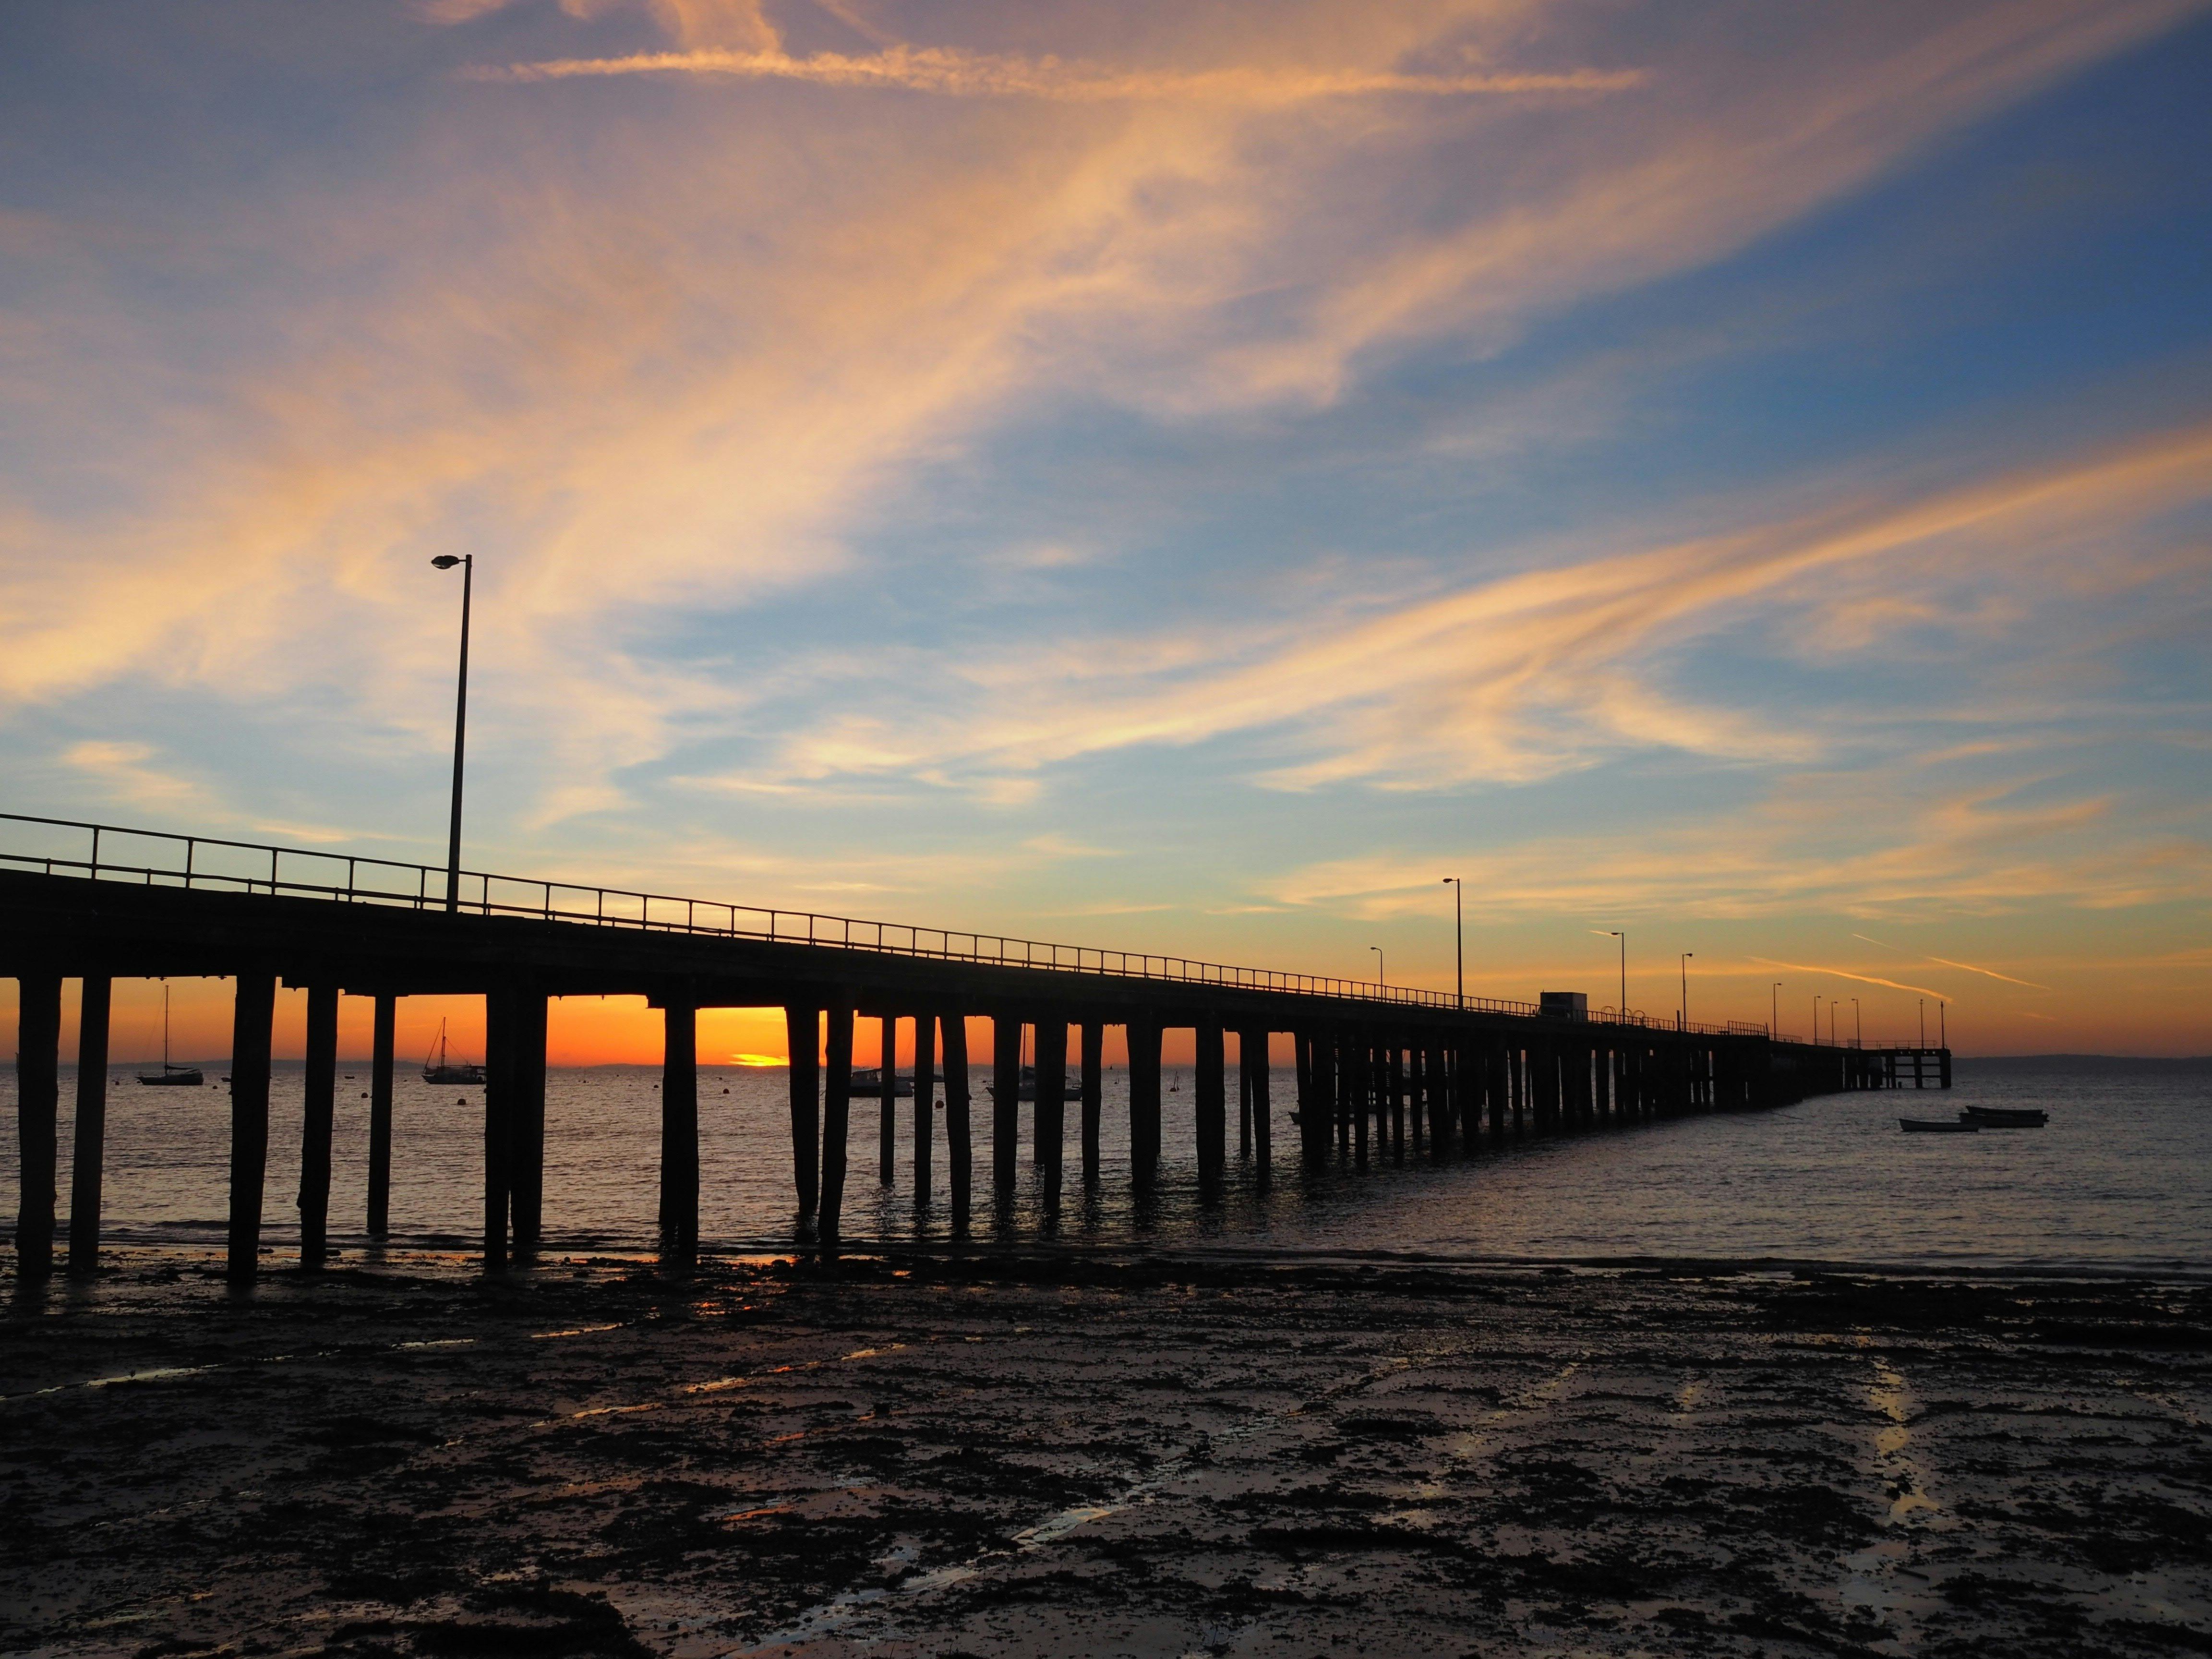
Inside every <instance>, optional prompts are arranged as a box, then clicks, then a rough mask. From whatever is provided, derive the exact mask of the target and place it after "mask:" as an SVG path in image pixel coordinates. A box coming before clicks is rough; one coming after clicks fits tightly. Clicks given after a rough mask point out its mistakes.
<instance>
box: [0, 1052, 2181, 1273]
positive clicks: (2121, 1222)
mask: <svg viewBox="0 0 2212 1659" xmlns="http://www.w3.org/2000/svg"><path fill="white" fill-rule="evenodd" d="M210 1075H214V1074H213V1073H210ZM657 1075H658V1074H657V1072H656V1071H655V1070H653V1069H648V1068H631V1067H599V1068H593V1069H591V1070H582V1071H565V1072H563V1071H556V1072H554V1073H551V1075H550V1077H549V1079H548V1082H547V1098H546V1119H547V1125H546V1140H547V1145H546V1171H545V1184H546V1194H545V1220H546V1228H547V1233H548V1243H549V1244H550V1246H551V1247H552V1248H554V1249H556V1250H557V1249H564V1248H565V1249H576V1250H589V1249H610V1250H627V1249H644V1248H647V1247H648V1246H649V1244H650V1242H651V1237H652V1231H653V1212H654V1202H655V1182H656V1161H657V1158H658V1127H657V1124H658V1113H659V1103H658V1098H657V1096H658V1091H657V1089H656V1087H655V1084H656V1082H657ZM1167 1080H1168V1083H1169V1085H1170V1088H1171V1090H1172V1092H1170V1094H1169V1095H1168V1096H1167V1114H1166V1116H1167V1121H1166V1139H1167V1153H1166V1160H1165V1165H1164V1171H1163V1173H1164V1181H1163V1182H1162V1185H1161V1189H1160V1191H1159V1193H1158V1195H1157V1197H1155V1198H1153V1199H1152V1200H1145V1201H1143V1202H1141V1203H1140V1202H1139V1200H1137V1199H1136V1198H1135V1197H1134V1195H1133V1193H1132V1190H1131V1186H1130V1182H1129V1179H1128V1135H1127V1122H1128V1114H1127V1098H1128V1096H1127V1081H1128V1080H1127V1073H1122V1072H1109V1073H1108V1074H1107V1082H1106V1115H1105V1133H1104V1136H1103V1150H1104V1164H1105V1170H1104V1179H1103V1181H1102V1182H1101V1183H1100V1184H1099V1186H1098V1188H1097V1189H1096V1190H1095V1191H1094V1192H1086V1191H1085V1188H1084V1187H1083V1185H1082V1182H1081V1181H1080V1179H1079V1172H1080V1161H1079V1159H1080V1149H1079V1146H1078V1144H1077V1142H1076V1139H1075V1137H1076V1133H1077V1123H1076V1119H1077V1113H1076V1111H1075V1110H1074V1109H1073V1107H1071V1108H1070V1110H1069V1113H1068V1131H1069V1140H1068V1146H1067V1149H1066V1164H1067V1169H1068V1170H1069V1172H1070V1173H1069V1176H1068V1178H1067V1179H1066V1182H1064V1184H1063V1187H1062V1189H1061V1191H1060V1194H1059V1196H1058V1199H1057V1201H1056V1202H1055V1201H1053V1200H1050V1199H1049V1198H1048V1195H1047V1194H1045V1193H1044V1192H1043V1191H1042V1188H1041V1186H1040V1183H1039V1182H1038V1181H1037V1179H1036V1176H1035V1173H1034V1171H1033V1170H1031V1168H1030V1139H1029V1127H1030V1126H1029V1121H1028V1120H1029V1112H1028V1109H1026V1108H1024V1112H1023V1120H1024V1121H1023V1147H1022V1157H1021V1164H1022V1168H1021V1175H1020V1180H1019V1182H1018V1185H1017V1188H1016V1190H1015V1193H1014V1194H1013V1197H1012V1201H1011V1202H1010V1203H1007V1204H1004V1205H1001V1204H999V1203H997V1202H996V1201H995V1200H994V1197H993V1194H992V1189H991V1186H990V1182H989V1177H988V1169H989V1161H988V1153H987V1124H988V1121H989V1105H988V1097H987V1095H986V1094H985V1093H984V1091H983V1090H982V1087H981V1085H982V1082H983V1078H982V1076H981V1074H979V1075H978V1076H977V1078H976V1088H975V1095H976V1121H977V1126H978V1131H979V1133H978V1141H979V1146H978V1156H977V1165H978V1174H979V1176H980V1177H981V1179H979V1182H978V1183H977V1187H976V1194H975V1195H976V1204H975V1216H974V1231H975V1234H976V1236H978V1237H981V1238H985V1239H990V1238H1008V1239H1037V1238H1049V1239H1055V1240H1058V1241H1060V1242H1062V1243H1071V1244H1079V1243H1100V1244H1108V1245H1115V1246H1127V1245H1131V1244H1144V1243H1157V1244H1164V1245H1183V1246H1188V1245H1193V1244H1205V1245H1213V1246H1226V1247H1236V1248H1240V1249H1258V1250H1268V1249H1283V1250H1298V1251H1312V1250H1325V1251H1334V1250H1344V1251H1390V1252H1405V1253H1411V1254H1417V1255H1443V1256H1450V1257H1459V1258H1473V1259H1497V1258H1528V1257H1539V1258H1551V1259H1559V1258H1591V1257H1623V1256H1684V1255H1689V1256H1700V1257H1726V1258H1736V1259H1747V1258H1769V1257H1781V1258H1786V1259H1791V1260H1801V1261H1802V1260H1814V1261H1849V1262H1863V1263H1890V1264H1899V1265H1917V1266H1954V1267H2002V1268H2010V1267H2053V1268H2063V1267H2091V1268H2100V1269H2106V1270H2117V1269H2125V1270H2136V1269H2161V1270H2172V1269H2185V1270H2191V1271H2212V1183H2208V1182H2206V1181H2205V1179H2204V1171H2205V1170H2207V1169H2208V1168H2212V1077H2208V1076H2206V1075H2205V1074H2202V1073H2199V1074H2194V1075H2182V1076H2163V1077H2128V1076H2121V1077H2112V1078H2096V1077H2082V1076H2079V1075H2074V1074H2067V1073H2051V1074H2033V1073H2019V1072H2010V1071H2008V1072H2005V1073H2001V1074H2000V1073H1983V1074H1979V1075H1978V1074H1977V1073H1976V1072H1975V1070H1974V1068H1973V1066H1972V1062H1971V1061H1962V1062H1961V1063H1960V1068H1959V1085H1960V1086H1958V1087H1957V1088H1955V1089H1954V1090H1953V1091H1951V1092H1950V1093H1949V1094H1948V1095H1943V1094H1940V1093H1935V1092H1929V1093H1922V1094H1914V1093H1911V1092H1910V1091H1907V1092H1904V1093H1887V1094H1863V1095H1834V1096H1830V1097H1825V1098H1822V1099H1818V1100H1812V1101H1807V1102H1805V1103H1802V1104H1801V1105H1798V1106H1795V1107H1790V1108H1785V1109H1782V1110H1779V1111H1775V1112H1770V1113H1765V1114H1761V1115H1741V1116H1714V1117H1702V1118H1692V1119H1686V1120H1682V1121H1675V1122H1671V1123H1662V1124H1655V1125H1649V1126H1644V1127H1636V1128H1631V1129H1626V1130H1620V1131H1609V1132H1604V1133H1597V1134H1594V1135H1589V1136H1584V1137H1579V1138H1576V1139H1566V1140H1553V1141H1543V1142H1535V1143H1531V1144H1529V1145H1527V1146H1516V1147H1510V1148H1508V1149H1506V1150H1504V1151H1501V1152H1485V1153H1483V1154H1481V1155H1480V1156H1478V1157H1476V1158H1473V1159H1471V1160H1467V1161H1463V1162H1459V1163H1455V1164H1452V1165H1451V1166H1450V1167H1449V1168H1446V1169H1442V1170H1437V1169H1431V1168H1425V1167H1420V1166H1416V1165H1410V1164H1409V1165H1395V1164H1391V1163H1389V1161H1388V1160H1379V1161H1377V1162H1376V1163H1375V1164H1371V1165H1370V1168H1369V1169H1368V1170H1366V1171H1364V1172H1354V1171H1351V1170H1331V1171H1328V1172H1326V1173H1324V1174H1322V1175H1319V1176H1308V1175H1305V1174H1303V1173H1302V1172H1301V1171H1300V1170H1298V1168H1297V1158H1296V1150H1295V1147H1296V1142H1295V1135H1296V1132H1295V1130H1294V1129H1293V1128H1292V1127H1291V1125H1290V1123H1289V1121H1288V1118H1287V1109H1286V1107H1285V1105H1284V1104H1283V1103H1285V1102H1287V1101H1288V1100H1289V1098H1290V1097H1291V1092H1292V1090H1291V1078H1290V1077H1289V1076H1288V1075H1287V1074H1285V1073H1277V1075H1276V1078H1275V1082H1274V1091H1275V1098H1276V1100H1277V1102H1278V1106H1277V1121H1276V1134H1275V1139H1276V1158H1275V1170H1274V1180H1273V1185H1272V1190H1270V1191H1268V1192H1266V1193H1264V1194H1263V1193H1262V1192H1261V1191H1260V1190H1259V1187H1258V1183H1257V1182H1256V1181H1255V1170H1253V1168H1252V1166H1251V1164H1250V1162H1249V1159H1238V1158H1237V1157H1236V1155H1235V1152H1234V1150H1233V1148H1234V1137H1235V1133H1236V1130H1235V1125H1234V1123H1233V1121H1232V1124H1231V1138H1232V1152H1231V1182H1230V1190H1229V1191H1228V1193H1227V1194H1226V1195H1225V1197H1224V1199H1223V1200H1221V1201H1220V1202H1219V1203H1218V1204H1215V1205H1211V1206H1209V1205H1206V1204H1203V1203H1201V1202H1200V1200H1199V1197H1198V1194H1197V1171H1196V1164H1195V1160H1194V1157H1193V1155H1192V1152H1191V1143H1192V1126H1191V1115H1190V1102H1191V1098H1192V1083H1191V1077H1190V1074H1189V1073H1188V1071H1187V1070H1186V1071H1181V1072H1178V1071H1176V1069H1175V1068H1170V1070H1169V1073H1168V1078H1167ZM73 1087H74V1084H73V1079H72V1078H71V1077H70V1074H69V1073H64V1089H63V1110H64V1122H63V1126H62V1160H63V1169H62V1175H61V1182H60V1186H61V1200H62V1205H63V1207H64V1210H66V1208H67V1204H68V1194H69V1170H68V1164H69V1147H70V1122H69V1120H68V1112H69V1103H70V1097H71V1093H72V1091H73ZM367 1089H368V1070H367V1067H366V1066H360V1067H357V1068H356V1070H355V1071H354V1072H353V1073H347V1074H342V1077H341V1081H340V1085H339V1091H340V1098H339V1102H338V1114H337V1171H336V1176H335V1181H334V1190H333V1194H332V1228H333V1233H334V1236H335V1242H337V1243H339V1244H340V1245H341V1246H343V1247H345V1248H347V1249H349V1250H350V1249H354V1248H357V1247H358V1246H359V1245H360V1244H361V1243H362V1242H363V1241H362V1239H361V1237H360V1235H359V1231H358V1230H359V1228H360V1226H361V1225H362V1214H363V1209H364V1205H365V1201H366V1198H365V1194H366V1161H367V1135H368V1098H367V1094H366V1091H367ZM300 1096H301V1076H300V1073H299V1071H298V1070H297V1068H296V1067H292V1068H287V1069H282V1070H280V1071H279V1072H278V1073H277V1076H276V1080H275V1085H274V1090H273V1095H272V1101H271V1112H270V1116H271V1133H270V1170H269V1182H268V1190H267V1204H266V1214H267V1216H268V1219H269V1227H268V1232H267V1237H268V1239H269V1240H270V1242H271V1243H282V1242H283V1241H284V1240H285V1239H287V1238H289V1237H293V1236H294V1231H295V1230H294V1226H293V1223H294V1220H295V1209H294V1205H293V1200H294V1194H295V1188H296V1184H297V1180H298V1169H299V1120H300ZM784 1098H785V1097H784V1073H782V1072H781V1070H765V1069H755V1070H742V1069H731V1070H727V1071H723V1070H717V1069H714V1068H702V1071H701V1074H700V1118H701V1139H702V1204H701V1211H702V1213H701V1227H702V1234H703V1235H704V1237H705V1238H706V1239H707V1241H708V1243H710V1244H721V1245H752V1246H766V1247H770V1248H774V1247H776V1246H780V1245H786V1244H788V1243H789V1242H790V1241H791V1239H792V1237H793V1219H794V1217H793V1199H792V1194H791V1187H790V1173H789V1147H788V1138H787V1119H786V1108H785V1104H784ZM109 1101H110V1104H109V1109H108V1112H109V1115H108V1158H107V1175H106V1204H105V1206H104V1207H105V1212H106V1231H107V1234H108V1236H109V1237H112V1238H115V1239H117V1240H119V1241H130V1242H137V1243H159V1242H170V1243H211V1242H215V1241H217V1240H219V1239H220V1238H221V1237H222V1217H223V1213H224V1206H225V1195H224V1194H225V1182H226V1180H227V1176H228V1095H227V1094H226V1093H225V1091H223V1090H222V1088H221V1087H220V1086H216V1087H210V1088H206V1089H201V1090H183V1089H179V1090H167V1089H146V1088H141V1087H139V1086H138V1085H136V1084H134V1083H132V1082H131V1081H130V1079H129V1077H128V1075H127V1073H118V1081H117V1083H116V1085H115V1086H114V1087H113V1088H112V1089H111V1091H110V1095H109ZM1972 1104H1989V1105H1997V1104H2002V1105H2035V1106H2041V1107H2044V1108H2046V1109H2048V1110H2049V1111H2050V1113H2051V1127H2048V1128H2046V1129H2044V1130H2040V1131H2023V1132H2014V1133H1983V1134H1979V1135H1972V1136H1966V1135H1955V1136H1953V1135H1944V1136H1936V1135H1913V1136H1906V1135H1903V1134H1900V1133H1899V1131H1898V1127H1897V1117H1898V1115H1899V1112H1900V1110H1902V1111H1905V1112H1908V1113H1915V1114H1917V1115H1928V1116H1935V1115H1948V1114H1950V1113H1951V1112H1952V1111H1954V1110H1955V1109H1957V1108H1958V1107H1960V1106H1965V1105H1972ZM913 1107H914V1103H913V1102H912V1101H911V1100H905V1101H902V1102H900V1103H899V1119H900V1121H899V1126H898V1146H897V1152H896V1164H897V1179H896V1184H895V1185H894V1186H893V1187H892V1188H888V1189H886V1188H883V1187H881V1186H880V1185H879V1184H878V1180H877V1174H876V1165H877V1106H876V1103H875V1102H874V1101H873V1100H856V1101H855V1102H854V1113H853V1167H852V1176H851V1178H850V1182H849V1184H848V1193H847V1209H846V1217H847V1221H846V1231H847V1233H848V1237H852V1238H855V1239H863V1238H869V1237H878V1238H884V1239H913V1238H916V1237H921V1238H933V1239H941V1238H945V1237H950V1232H951V1212H950V1206H949V1193H948V1190H947V1184H946V1171H945V1161H946V1160H945V1146H944V1131H943V1121H942V1115H941V1114H938V1115H937V1126H938V1127H937V1131H936V1155H935V1158H934V1163H935V1165H936V1169H935V1172H934V1173H935V1182H934V1191H933V1194H931V1195H930V1197H929V1199H928V1200H927V1201H925V1202H922V1203H920V1204H917V1202H916V1201H915V1194H914V1192H913V1190H912V1170H913V1145H912V1117H913ZM0 1111H4V1127H0V1192H4V1194H6V1198H7V1201H8V1202H9V1205H10V1206H12V1203H13V1200H14V1194H15V1153H16V1148H15V1099H14V1078H13V1075H12V1073H7V1074H5V1075H4V1078H0ZM481 1111H482V1100H481V1096H480V1091H477V1090H474V1089H459V1088H454V1087H452V1086H450V1085H449V1086H444V1087H437V1088H433V1087H431V1086H430V1085H426V1084H424V1083H422V1082H421V1081H420V1080H419V1079H418V1078H417V1077H416V1076H415V1075H413V1074H412V1073H404V1072H403V1074H402V1076H401V1079H400V1081H399V1084H398V1094H397V1098H396V1100H395V1103H394V1109H393V1121H394V1136H393V1139H394V1153H393V1174H392V1229H393V1243H395V1244H402V1245H406V1244H414V1245H421V1246H426V1247H436V1246H441V1245H449V1244H451V1245H465V1244H466V1243H467V1242H468V1240H469V1238H470V1236H471V1232H472V1231H473V1230H474V1228H475V1227H476V1225H477V1215H478V1213H479V1205H480V1203H481V1200H480V1198H479V1196H478V1192H479V1187H478V1183H479V1182H480V1179H481V1175H480V1171H481V1167H482V1164H481V1160H482V1147H481V1142H480V1137H481V1134H482V1125H481Z"/></svg>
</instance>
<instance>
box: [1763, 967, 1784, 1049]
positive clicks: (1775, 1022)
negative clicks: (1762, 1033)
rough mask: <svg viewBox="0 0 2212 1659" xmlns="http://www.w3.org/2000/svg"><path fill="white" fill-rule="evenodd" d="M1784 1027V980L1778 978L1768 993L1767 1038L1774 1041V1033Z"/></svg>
mask: <svg viewBox="0 0 2212 1659" xmlns="http://www.w3.org/2000/svg"><path fill="white" fill-rule="evenodd" d="M1781 1029H1782V981H1780V980H1776V981H1774V984H1773V985H1772V987H1771V988H1770V989H1769V990H1768V991H1767V993H1766V1040H1767V1041H1768V1042H1773V1041H1774V1034H1775V1033H1776V1032H1777V1031H1779V1030H1781Z"/></svg>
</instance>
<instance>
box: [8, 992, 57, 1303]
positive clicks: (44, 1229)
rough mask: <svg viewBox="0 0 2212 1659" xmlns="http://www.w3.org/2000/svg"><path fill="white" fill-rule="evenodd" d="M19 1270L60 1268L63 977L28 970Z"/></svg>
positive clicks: (20, 1102)
mask: <svg viewBox="0 0 2212 1659" xmlns="http://www.w3.org/2000/svg"><path fill="white" fill-rule="evenodd" d="M15 989H16V1006H17V1009H18V1014H17V1024H16V1027H15V1032H16V1035H15V1146H16V1172H17V1185H16V1188H15V1273H16V1275H17V1277H18V1278H20V1279H25V1280H32V1279H45V1278H47V1277H48V1276H49V1275H51V1274H52V1272H53V1270H54V1182H55V1179H56V1176H55V1171H56V1170H57V1168H58V1164H59V1162H60V1146H59V1144H58V1143H59V1137H60V1127H59V1124H60V1116H61V1042H62V979H61V975H59V974H25V975H21V976H20V977H19V978H18V979H17V980H16V981H15Z"/></svg>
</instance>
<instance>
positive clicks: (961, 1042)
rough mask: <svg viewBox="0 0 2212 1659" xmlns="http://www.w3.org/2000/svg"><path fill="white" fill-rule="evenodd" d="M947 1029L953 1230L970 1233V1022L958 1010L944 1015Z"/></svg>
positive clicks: (972, 1147) (947, 1129)
mask: <svg viewBox="0 0 2212 1659" xmlns="http://www.w3.org/2000/svg"><path fill="white" fill-rule="evenodd" d="M939 1018H940V1019H941V1021H942V1023H943V1026H944V1030H945V1162H946V1164H947V1165H948V1170H947V1173H949V1174H950V1175H951V1178H952V1231H953V1232H954V1234H955V1235H960V1234H964V1233H965V1232H966V1231H968V1206H969V1202H970V1194H971V1192H972V1190H973V1188H974V1185H975V1140H974V1120H973V1117H972V1115H971V1114H970V1112H969V1098H968V1021H967V1018H966V1016H964V1015H963V1014H961V1013H959V1012H957V1011H950V1010H949V1011H947V1012H945V1013H944V1014H943V1015H941V1016H940V1017H939Z"/></svg>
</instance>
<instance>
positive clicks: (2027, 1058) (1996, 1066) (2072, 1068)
mask: <svg viewBox="0 0 2212 1659" xmlns="http://www.w3.org/2000/svg"><path fill="white" fill-rule="evenodd" d="M1954 1064H1955V1065H1956V1066H1957V1067H1958V1069H1959V1070H1960V1071H1962V1072H2095V1073H2100V1075H2102V1076H2105V1077H2111V1076H2112V1075H2113V1074H2115V1073H2127V1072H2134V1073H2179V1072H2212V1054H2191V1055H2185V1056H2184V1057H2182V1058H2180V1059H2165V1058H2160V1057H2157V1056H2152V1055H2145V1054H1975V1055H1972V1056H1968V1055H1965V1054H1961V1055H1960V1056H1959V1057H1958V1058H1957V1060H1955V1061H1954Z"/></svg>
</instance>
